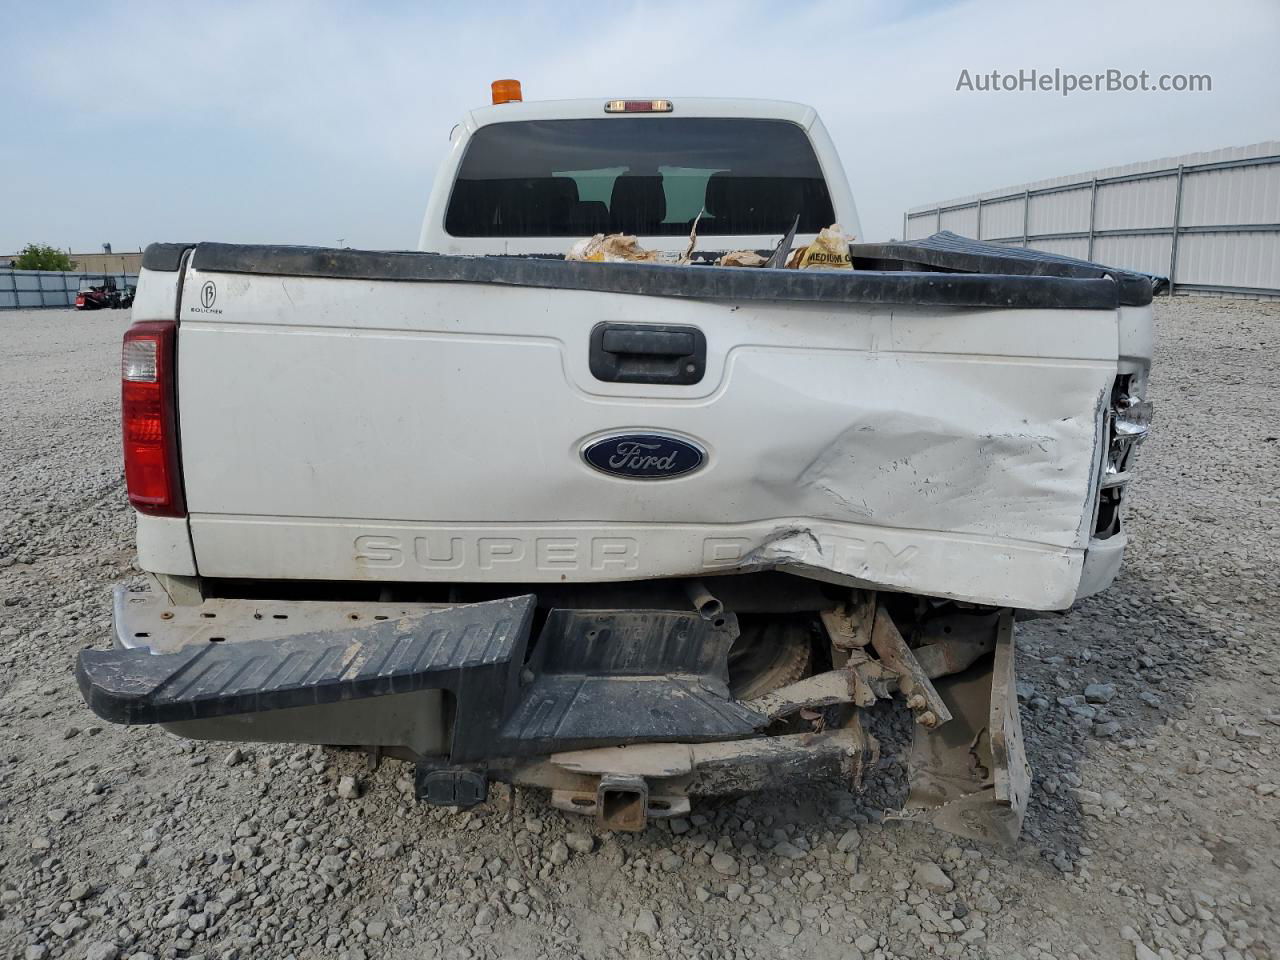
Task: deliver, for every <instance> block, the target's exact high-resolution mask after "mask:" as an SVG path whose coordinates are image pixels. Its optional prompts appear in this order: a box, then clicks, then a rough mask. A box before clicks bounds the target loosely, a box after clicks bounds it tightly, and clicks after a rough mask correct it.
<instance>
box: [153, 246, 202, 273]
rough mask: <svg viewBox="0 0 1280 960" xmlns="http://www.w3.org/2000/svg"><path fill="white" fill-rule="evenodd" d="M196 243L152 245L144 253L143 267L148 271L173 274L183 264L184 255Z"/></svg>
mask: <svg viewBox="0 0 1280 960" xmlns="http://www.w3.org/2000/svg"><path fill="white" fill-rule="evenodd" d="M194 246H195V244H194V243H150V244H147V249H146V250H144V251H143V252H142V266H143V267H145V268H146V269H147V270H158V271H162V272H164V273H173V272H174V271H175V270H177V269H178V267H179V265H180V264H181V263H182V255H183V254H184V253H186V252H187V251H188V250H190V249H191V248H192V247H194Z"/></svg>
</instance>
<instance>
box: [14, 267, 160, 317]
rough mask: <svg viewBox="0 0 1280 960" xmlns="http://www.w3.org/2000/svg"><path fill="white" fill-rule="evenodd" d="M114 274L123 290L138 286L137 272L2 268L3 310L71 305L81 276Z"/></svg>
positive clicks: (98, 278)
mask: <svg viewBox="0 0 1280 960" xmlns="http://www.w3.org/2000/svg"><path fill="white" fill-rule="evenodd" d="M104 276H105V277H114V278H115V281H116V286H117V287H118V288H119V289H120V290H124V289H126V288H127V287H136V286H137V285H138V275H137V274H136V273H87V274H86V273H80V272H79V271H77V272H75V273H59V272H57V271H53V270H0V310H12V309H25V308H28V307H32V308H34V307H71V306H74V305H75V302H76V291H77V290H78V289H79V287H80V280H81V279H94V280H98V281H101V278H102V277H104Z"/></svg>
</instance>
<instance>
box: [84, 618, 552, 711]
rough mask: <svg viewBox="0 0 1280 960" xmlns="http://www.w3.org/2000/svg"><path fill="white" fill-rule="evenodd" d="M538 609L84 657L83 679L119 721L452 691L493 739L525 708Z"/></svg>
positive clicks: (100, 706) (96, 701) (92, 701)
mask: <svg viewBox="0 0 1280 960" xmlns="http://www.w3.org/2000/svg"><path fill="white" fill-rule="evenodd" d="M533 610H534V598H533V597H532V596H523V597H513V598H511V599H507V600H495V601H492V602H489V603H475V604H468V605H466V606H459V607H451V608H449V609H445V610H432V611H430V612H427V613H423V614H421V615H419V616H416V617H405V618H403V619H400V620H388V621H386V622H383V623H377V624H374V625H371V626H367V627H358V628H354V629H351V630H343V631H325V632H321V633H312V634H299V635H297V636H291V637H284V638H281V639H278V640H251V641H246V642H243V643H207V644H203V645H200V646H191V647H187V648H185V649H183V650H181V651H179V652H177V653H170V654H161V655H155V654H152V653H150V652H149V651H148V650H145V649H138V650H82V651H81V652H80V657H79V660H78V661H77V664H76V680H77V682H78V683H79V685H80V692H81V694H82V695H83V696H84V699H85V702H86V703H87V704H88V705H89V707H90V708H91V709H92V710H93V712H94V713H96V714H97V715H98V716H100V717H102V718H103V719H105V720H110V721H112V722H115V723H172V722H176V721H181V720H204V719H208V718H211V717H225V716H230V715H233V714H243V713H260V712H263V711H267V710H279V709H282V708H284V707H305V706H314V705H316V704H326V703H337V702H339V701H342V700H355V699H359V698H362V697H377V696H382V695H384V694H391V693H412V692H414V691H417V690H432V689H448V690H452V691H453V692H454V694H455V696H456V698H457V702H458V705H459V710H462V709H463V707H464V706H466V707H468V709H469V712H471V713H472V714H473V715H472V716H469V717H467V718H466V720H467V722H466V724H465V725H466V727H467V729H468V732H469V735H481V736H483V735H484V734H485V733H486V728H487V734H488V735H489V736H493V735H494V734H495V733H496V728H497V726H498V724H499V723H500V721H501V717H502V716H503V715H504V714H505V713H506V712H507V711H508V710H510V709H511V708H513V707H514V705H515V699H516V696H517V695H518V689H517V684H518V681H519V672H520V665H521V664H522V663H523V662H524V655H525V647H526V645H527V643H528V638H529V630H530V626H531V623H532V620H533ZM513 665H514V669H513ZM504 708H505V709H504ZM486 714H487V715H488V717H486ZM458 725H459V727H460V728H461V727H462V726H463V724H462V718H461V717H459V724H458Z"/></svg>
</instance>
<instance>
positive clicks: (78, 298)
mask: <svg viewBox="0 0 1280 960" xmlns="http://www.w3.org/2000/svg"><path fill="white" fill-rule="evenodd" d="M76 306H77V307H83V306H84V294H83V293H81V294H77V295H76Z"/></svg>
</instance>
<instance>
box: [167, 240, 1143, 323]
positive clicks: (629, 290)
mask: <svg viewBox="0 0 1280 960" xmlns="http://www.w3.org/2000/svg"><path fill="white" fill-rule="evenodd" d="M191 264H192V266H193V267H194V268H195V269H198V270H202V271H209V272H213V273H240V274H265V275H271V276H290V277H324V278H331V279H352V280H397V281H410V282H414V281H419V282H440V283H483V284H497V285H503V286H517V287H536V288H544V289H560V290H589V291H595V292H601V293H622V294H632V295H636V296H653V297H685V298H691V299H699V300H773V301H799V302H819V303H856V304H872V305H880V304H885V305H894V304H897V305H903V306H921V307H974V308H977V307H988V308H992V307H995V308H1023V309H1048V310H1052V309H1076V310H1107V309H1114V308H1115V307H1116V306H1117V305H1118V303H1119V297H1118V291H1119V286H1118V284H1117V283H1116V282H1115V281H1114V280H1113V279H1112V278H1111V277H1104V276H1101V275H1099V276H1095V277H1074V276H1067V277H1064V276H1044V275H1035V274H1030V273H1027V272H1023V273H1021V274H1018V273H1011V272H1010V273H1003V274H1001V273H996V274H992V273H963V272H944V271H923V270H922V271H906V270H854V271H845V270H781V269H768V268H763V267H759V268H748V267H715V266H675V265H670V264H656V263H583V262H578V261H568V260H563V259H559V258H552V257H519V256H506V257H504V256H450V255H446V254H437V253H421V252H416V251H413V252H409V251H383V250H351V249H336V248H330V247H295V246H258V245H245V244H230V243H201V244H199V245H197V247H196V250H195V253H194V254H193V255H192V258H191Z"/></svg>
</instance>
